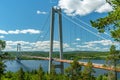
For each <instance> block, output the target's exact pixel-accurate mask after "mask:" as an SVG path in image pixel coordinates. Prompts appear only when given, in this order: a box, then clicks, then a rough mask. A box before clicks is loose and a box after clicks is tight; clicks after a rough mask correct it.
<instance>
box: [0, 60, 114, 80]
mask: <svg viewBox="0 0 120 80" xmlns="http://www.w3.org/2000/svg"><path fill="white" fill-rule="evenodd" d="M94 74H95V71H94V69H93V68H92V63H91V62H90V61H89V62H88V63H87V66H85V67H84V69H82V67H81V65H79V64H78V62H77V60H74V62H73V63H71V64H70V66H69V67H68V68H67V69H65V73H64V74H60V73H56V71H55V68H54V65H53V67H52V71H51V73H50V74H48V73H47V72H44V71H43V69H42V67H41V66H40V68H39V69H38V70H33V71H31V72H28V71H26V72H25V71H23V69H22V68H20V70H18V71H17V72H10V71H8V72H5V73H3V74H1V78H0V80H109V79H110V80H112V79H113V80H114V76H113V75H112V74H109V76H108V74H105V75H99V76H97V77H95V76H94Z"/></svg>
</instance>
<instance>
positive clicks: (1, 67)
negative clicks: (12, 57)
mask: <svg viewBox="0 0 120 80" xmlns="http://www.w3.org/2000/svg"><path fill="white" fill-rule="evenodd" d="M5 46H6V43H5V41H3V40H0V53H1V50H3V49H4V48H5ZM2 58H3V57H2V55H1V54H0V80H1V78H2V75H3V74H4V71H5V67H6V66H5V64H4V62H3V61H2Z"/></svg>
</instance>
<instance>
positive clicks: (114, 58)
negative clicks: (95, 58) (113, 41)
mask: <svg viewBox="0 0 120 80" xmlns="http://www.w3.org/2000/svg"><path fill="white" fill-rule="evenodd" d="M107 60H108V64H109V65H110V66H111V67H112V66H113V68H114V80H117V71H116V68H117V64H118V63H119V62H118V61H119V52H118V51H117V50H116V47H115V45H112V46H111V47H110V52H109V55H108V57H107Z"/></svg>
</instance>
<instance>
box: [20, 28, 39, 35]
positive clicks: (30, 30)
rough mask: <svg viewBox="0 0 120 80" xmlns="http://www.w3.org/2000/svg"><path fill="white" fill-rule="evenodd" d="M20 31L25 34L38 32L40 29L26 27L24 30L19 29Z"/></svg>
mask: <svg viewBox="0 0 120 80" xmlns="http://www.w3.org/2000/svg"><path fill="white" fill-rule="evenodd" d="M20 33H23V34H26V33H30V34H39V33H40V31H39V30H35V29H26V30H21V31H20Z"/></svg>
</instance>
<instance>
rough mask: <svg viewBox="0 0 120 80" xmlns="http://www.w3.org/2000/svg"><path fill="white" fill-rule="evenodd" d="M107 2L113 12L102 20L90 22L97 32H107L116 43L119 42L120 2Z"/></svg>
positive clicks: (111, 0) (112, 0)
mask: <svg viewBox="0 0 120 80" xmlns="http://www.w3.org/2000/svg"><path fill="white" fill-rule="evenodd" d="M107 2H108V3H109V4H110V5H111V6H112V7H113V11H111V12H109V13H108V15H107V16H106V17H104V18H99V19H97V20H95V21H92V20H91V21H90V22H91V24H92V26H93V27H95V28H97V29H98V31H99V32H101V33H103V32H105V31H106V30H108V31H110V32H111V36H112V37H113V38H114V39H115V40H116V41H120V0H107Z"/></svg>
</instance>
